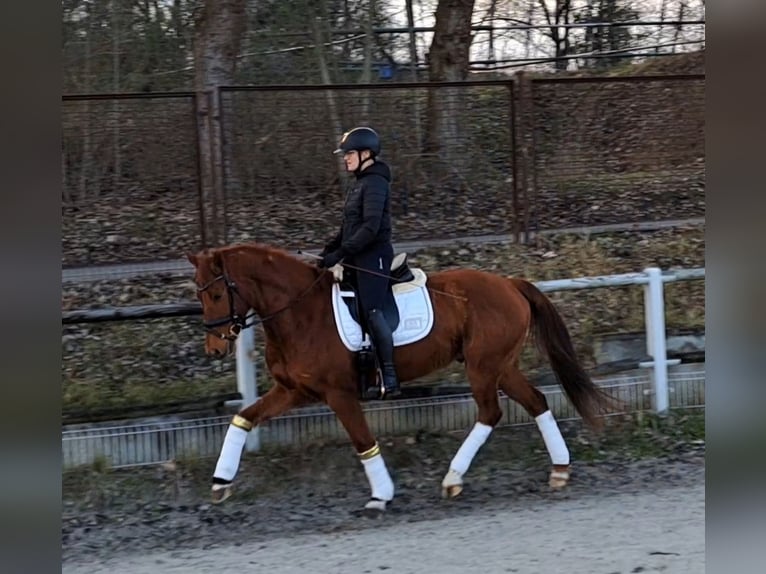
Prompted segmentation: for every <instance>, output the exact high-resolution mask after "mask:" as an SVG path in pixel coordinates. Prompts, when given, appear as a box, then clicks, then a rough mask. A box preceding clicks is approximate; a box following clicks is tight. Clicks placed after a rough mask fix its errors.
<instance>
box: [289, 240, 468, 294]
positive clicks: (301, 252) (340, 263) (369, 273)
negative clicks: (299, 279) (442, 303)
mask: <svg viewBox="0 0 766 574" xmlns="http://www.w3.org/2000/svg"><path fill="white" fill-rule="evenodd" d="M298 254H299V255H308V256H309V257H313V258H314V259H321V257H319V256H318V255H314V254H313V253H308V252H306V251H301V250H298ZM338 265H340V266H341V267H348V268H349V269H354V270H355V271H361V272H362V273H367V274H368V275H376V276H377V277H383V278H384V279H388V280H389V281H393V280H394V278H393V277H392V276H391V275H386V274H385V273H378V272H377V271H371V270H370V269H363V268H361V267H357V266H356V265H351V264H350V263H343V261H340V262H338ZM324 271H327V270H326V269H325V270H324ZM426 289H428V290H429V291H430V292H431V293H438V294H439V295H446V296H447V297H452V298H453V299H460V300H461V301H468V299H467V298H466V297H463V296H462V295H455V294H454V293H447V292H446V291H440V290H439V289H434V288H433V287H430V286H429V285H426Z"/></svg>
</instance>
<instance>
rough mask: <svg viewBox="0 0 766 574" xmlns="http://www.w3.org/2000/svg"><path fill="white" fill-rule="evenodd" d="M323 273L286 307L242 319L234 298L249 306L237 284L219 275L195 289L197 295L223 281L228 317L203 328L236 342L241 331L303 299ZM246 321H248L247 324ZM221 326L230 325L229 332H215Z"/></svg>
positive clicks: (204, 322) (213, 321) (223, 275)
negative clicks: (260, 315)
mask: <svg viewBox="0 0 766 574" xmlns="http://www.w3.org/2000/svg"><path fill="white" fill-rule="evenodd" d="M323 275H324V273H320V274H319V275H317V278H316V279H315V280H314V281H313V282H312V283H311V285H309V286H308V288H307V289H305V290H304V291H303V292H301V293H300V294H299V295H298V296H297V297H295V298H294V299H292V300H290V301H289V302H288V303H287V305H285V306H284V307H281V308H280V309H277V310H276V311H274V312H273V313H269V314H268V315H266V316H265V317H257V313H255V312H253V313H250V314H247V315H245V316H244V317H243V316H242V315H240V314H239V313H237V309H236V306H235V305H234V297H235V296H236V297H239V298H240V299H241V300H242V302H243V303H245V304H246V305H247V306H248V307H249V304H248V303H247V301H245V298H244V297H242V295H241V294H240V292H239V290H238V289H237V284H236V283H234V281H232V280H231V279H229V278H228V277H227V276H226V274H225V273H221V274H220V275H218V276H216V277H214V278H213V279H211V280H210V281H208V282H207V283H205V284H204V285H203V286H202V287H197V293H202V292H203V291H206V290H207V289H209V288H210V287H211V286H212V285H215V284H216V283H217V282H218V281H223V282H224V285H226V294H227V296H228V299H229V316H228V317H222V318H220V319H213V320H211V321H203V323H202V324H203V326H204V327H205V329H207V331H208V332H209V333H210V334H211V335H215V336H216V337H218V338H219V339H225V340H227V341H236V340H237V337H239V334H240V332H242V330H243V329H247V328H249V327H252V326H254V325H258V324H259V323H265V322H266V321H268V320H269V319H272V318H274V317H275V316H276V315H279V314H280V313H282V312H283V311H287V309H289V308H290V307H292V306H293V305H294V304H295V303H297V302H298V301H299V300H300V299H301V298H303V297H305V296H306V295H307V294H308V292H309V291H311V290H312V289H313V288H314V287H315V286H316V284H317V283H319V281H320V280H321V279H322V276H323ZM251 319H252V320H251ZM248 321H250V322H249V323H248ZM221 325H230V326H229V331H228V332H227V333H221V332H219V331H217V330H215V328H216V327H220V326H221Z"/></svg>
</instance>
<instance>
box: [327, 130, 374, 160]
mask: <svg viewBox="0 0 766 574" xmlns="http://www.w3.org/2000/svg"><path fill="white" fill-rule="evenodd" d="M365 149H368V150H370V153H371V154H372V157H373V158H374V157H375V156H376V155H378V154H379V153H380V138H379V137H378V134H377V132H375V130H374V129H372V128H367V127H359V128H354V129H353V130H350V131H347V132H346V133H344V134H343V137H342V138H340V145H339V146H338V149H336V150H335V151H334V152H333V153H335V154H339V153H346V152H349V151H356V152H360V151H362V150H365Z"/></svg>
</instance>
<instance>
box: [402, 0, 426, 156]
mask: <svg viewBox="0 0 766 574" xmlns="http://www.w3.org/2000/svg"><path fill="white" fill-rule="evenodd" d="M405 2H406V8H407V29H408V34H409V48H410V77H411V78H412V81H413V82H417V81H418V46H417V43H416V38H415V16H414V14H413V9H412V3H413V0H405ZM412 110H413V111H412V120H413V126H414V129H415V141H416V142H417V145H418V148H420V146H421V145H423V130H422V127H421V125H420V124H421V121H420V107H419V106H418V103H417V102H415V105H414V106H413V108H412Z"/></svg>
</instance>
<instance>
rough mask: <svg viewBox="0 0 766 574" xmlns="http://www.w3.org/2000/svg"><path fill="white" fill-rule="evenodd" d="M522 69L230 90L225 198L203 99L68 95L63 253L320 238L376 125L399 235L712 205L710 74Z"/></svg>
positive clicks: (544, 225) (621, 219)
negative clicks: (447, 79)
mask: <svg viewBox="0 0 766 574" xmlns="http://www.w3.org/2000/svg"><path fill="white" fill-rule="evenodd" d="M523 78H524V76H522V79H518V78H517V79H513V80H495V81H468V82H460V83H458V84H435V83H429V82H420V83H418V82H412V83H399V84H395V83H388V84H366V85H358V84H341V85H328V86H321V85H319V86H316V85H315V86H306V85H294V86H247V87H243V86H231V87H224V88H221V98H220V102H221V105H220V109H219V110H218V112H219V113H218V114H215V113H214V114H213V115H212V116H211V120H210V121H215V122H220V126H221V132H222V134H223V137H222V142H221V146H220V147H221V149H220V150H218V151H215V150H214V151H213V152H211V154H212V155H211V158H212V161H213V162H216V164H217V163H218V162H220V164H221V165H223V173H222V180H223V181H221V182H218V181H217V182H216V185H217V186H220V188H221V189H220V193H218V192H216V195H215V198H214V199H211V197H207V196H205V197H204V198H203V195H204V193H205V192H204V190H203V186H202V185H201V178H202V176H201V175H200V173H201V171H200V170H201V166H202V160H201V159H200V151H199V143H198V142H199V139H198V138H199V131H198V127H199V123H196V122H197V120H198V119H199V118H197V117H196V116H195V112H194V110H195V96H194V94H190V93H180V92H179V93H164V94H162V93H160V94H122V95H119V94H118V95H108V94H107V95H100V96H93V95H90V96H89V95H79V96H64V99H63V102H62V106H63V109H62V114H63V118H62V126H63V130H64V138H63V142H64V143H63V147H62V180H63V193H62V209H63V230H62V231H63V237H62V247H63V263H64V265H65V266H75V265H80V266H81V265H87V264H94V263H98V264H108V263H122V262H138V261H154V260H163V259H180V258H182V257H183V254H184V251H186V250H190V249H194V248H197V247H199V246H201V245H202V244H203V243H204V242H205V233H206V231H209V232H210V233H209V235H211V236H214V237H217V238H223V239H224V240H226V241H227V242H235V241H242V240H250V239H256V240H259V241H266V242H273V243H276V244H278V245H281V246H285V247H288V248H290V247H296V246H304V247H305V246H308V245H317V246H320V245H321V244H323V242H324V240H325V239H326V238H327V236H328V235H330V234H331V233H333V232H334V231H335V230H336V229H337V226H338V225H339V220H338V218H339V216H340V215H339V214H340V212H341V207H342V203H343V199H344V195H345V194H344V190H345V188H346V184H347V183H348V176H347V174H345V173H344V172H343V170H342V169H341V166H340V165H339V162H338V160H337V158H335V157H334V156H333V155H332V150H333V149H335V147H336V146H337V143H338V140H339V137H340V134H341V133H342V132H343V131H345V130H347V129H349V128H350V127H352V126H355V125H360V124H369V125H371V126H373V127H374V128H375V129H376V130H378V131H379V132H380V134H381V138H382V141H383V155H382V158H383V159H384V160H385V161H387V162H388V163H389V164H390V165H391V167H392V171H393V183H392V209H393V212H394V215H395V239H396V240H397V241H410V240H417V239H423V238H429V239H435V238H457V237H471V236H479V235H487V234H500V233H511V232H516V231H519V228H522V230H523V228H527V227H531V228H532V229H538V230H544V229H551V228H560V227H571V226H577V225H592V224H606V223H625V222H635V221H637V220H642V221H643V220H648V219H655V220H657V219H675V218H684V217H697V216H704V213H705V204H704V195H705V194H704V177H705V167H704V145H703V142H704V137H703V135H704V85H705V79H704V75H693V74H690V75H685V76H662V77H658V76H634V77H622V76H620V77H586V78H578V77H575V78H558V79H540V78H538V79H534V80H529V81H527V80H524V79H523ZM206 153H207V152H206ZM205 165H207V164H205ZM221 202H222V203H223V205H220V204H219V203H221Z"/></svg>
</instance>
